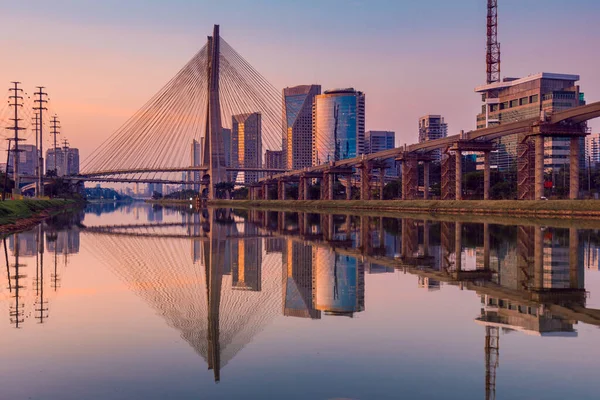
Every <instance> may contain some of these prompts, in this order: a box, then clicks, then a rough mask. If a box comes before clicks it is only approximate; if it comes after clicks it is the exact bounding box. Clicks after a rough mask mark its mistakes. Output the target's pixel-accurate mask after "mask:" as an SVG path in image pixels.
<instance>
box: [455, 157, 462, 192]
mask: <svg viewBox="0 0 600 400" xmlns="http://www.w3.org/2000/svg"><path fill="white" fill-rule="evenodd" d="M455 198H456V200H462V153H461V152H460V151H457V152H456V193H455Z"/></svg>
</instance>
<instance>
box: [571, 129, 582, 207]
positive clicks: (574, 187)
mask: <svg viewBox="0 0 600 400" xmlns="http://www.w3.org/2000/svg"><path fill="white" fill-rule="evenodd" d="M570 147H571V148H570V154H569V158H570V160H569V161H570V162H569V164H570V171H569V172H570V175H569V198H570V199H571V200H577V199H578V198H579V152H580V151H581V149H580V148H579V147H580V146H579V138H578V137H572V138H571V146H570Z"/></svg>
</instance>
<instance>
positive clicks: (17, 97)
mask: <svg viewBox="0 0 600 400" xmlns="http://www.w3.org/2000/svg"><path fill="white" fill-rule="evenodd" d="M12 84H13V85H14V86H13V87H12V88H10V89H9V90H10V91H11V92H12V94H11V95H10V96H8V98H9V99H10V100H9V102H10V101H12V104H10V106H11V107H14V109H15V110H14V111H15V116H14V118H11V121H14V125H13V126H12V127H7V128H6V129H9V130H14V131H15V136H14V138H13V139H12V140H13V141H14V142H15V143H14V146H15V148H14V150H13V152H14V155H13V164H14V168H13V175H14V180H15V188H14V189H13V193H14V194H20V189H19V141H22V140H24V139H19V131H22V130H23V129H25V128H22V127H20V126H19V121H21V119H20V118H19V107H23V96H22V95H21V93H23V89H20V88H19V85H20V84H21V82H12ZM6 168H7V169H8V165H7V166H6Z"/></svg>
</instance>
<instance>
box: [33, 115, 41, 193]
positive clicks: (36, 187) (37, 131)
mask: <svg viewBox="0 0 600 400" xmlns="http://www.w3.org/2000/svg"><path fill="white" fill-rule="evenodd" d="M33 123H34V127H35V152H36V153H37V152H38V149H39V144H38V134H39V114H38V113H35V116H34V117H33ZM39 159H40V157H39V154H36V160H37V161H38V162H39ZM39 168H40V166H39V165H36V167H35V176H38V169H39ZM38 183H39V182H37V180H36V182H35V196H36V197H39V196H40V187H39V185H38Z"/></svg>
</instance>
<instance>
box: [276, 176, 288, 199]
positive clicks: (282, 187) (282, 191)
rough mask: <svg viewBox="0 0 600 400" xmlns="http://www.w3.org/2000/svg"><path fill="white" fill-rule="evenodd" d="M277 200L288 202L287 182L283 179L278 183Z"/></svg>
mask: <svg viewBox="0 0 600 400" xmlns="http://www.w3.org/2000/svg"><path fill="white" fill-rule="evenodd" d="M277 198H278V199H279V200H286V194H285V181H284V180H283V179H279V180H278V181H277Z"/></svg>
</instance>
